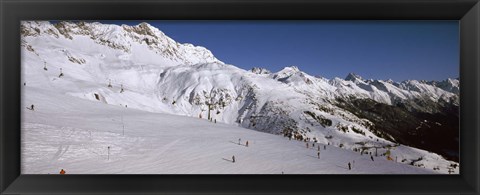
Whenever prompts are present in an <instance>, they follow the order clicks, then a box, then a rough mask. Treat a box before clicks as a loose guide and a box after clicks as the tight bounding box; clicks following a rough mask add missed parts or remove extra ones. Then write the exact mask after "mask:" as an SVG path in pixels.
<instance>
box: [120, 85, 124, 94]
mask: <svg viewBox="0 0 480 195" xmlns="http://www.w3.org/2000/svg"><path fill="white" fill-rule="evenodd" d="M120 93H123V84H121V85H120Z"/></svg>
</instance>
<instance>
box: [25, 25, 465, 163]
mask: <svg viewBox="0 0 480 195" xmlns="http://www.w3.org/2000/svg"><path fill="white" fill-rule="evenodd" d="M21 35H22V43H21V44H22V72H23V76H22V80H23V82H24V83H25V85H26V86H28V87H32V88H38V89H43V90H48V91H54V92H56V93H60V94H62V95H67V96H68V97H72V98H74V97H75V98H82V99H87V100H91V101H96V102H99V103H102V104H108V105H116V106H122V107H128V108H129V109H131V108H133V109H138V110H143V111H149V112H157V113H167V114H174V115H183V116H190V117H196V118H201V119H205V120H211V121H215V122H219V123H226V124H230V125H233V126H240V127H244V128H249V129H254V130H258V131H262V132H267V133H272V134H281V135H284V136H288V137H295V138H296V139H299V140H305V141H311V142H318V143H322V144H328V145H333V146H337V147H340V148H344V149H349V150H354V151H360V150H361V151H362V153H363V152H365V153H369V152H372V151H374V150H375V148H378V147H383V148H391V149H392V151H394V150H395V148H397V147H398V146H399V144H402V145H408V146H413V147H416V148H421V149H424V150H428V151H433V152H436V153H439V154H442V155H444V156H446V157H449V158H450V159H454V160H457V161H458V139H457V140H456V141H455V138H458V106H459V98H458V97H459V82H458V79H447V80H445V81H441V82H435V81H431V82H426V81H416V80H408V81H403V82H394V81H392V80H387V81H383V80H365V79H363V78H362V77H360V76H359V75H356V74H353V73H352V74H349V75H348V76H347V77H346V78H345V79H341V78H334V79H331V80H329V79H326V78H321V77H314V76H310V75H308V74H307V73H305V72H302V71H301V70H299V68H298V67H295V66H292V67H285V68H284V69H282V70H280V71H278V72H270V71H269V70H266V69H262V68H254V69H252V70H251V71H247V70H243V69H240V68H237V67H235V66H234V65H229V64H225V63H223V62H222V61H220V60H218V59H217V58H215V57H214V55H213V54H212V52H210V51H209V50H208V49H206V48H204V47H200V46H193V45H191V44H182V43H178V42H176V41H174V40H173V39H171V38H169V37H168V36H167V35H165V34H164V33H163V32H161V31H160V30H159V29H157V28H155V27H153V26H151V25H149V24H147V23H141V24H139V25H136V26H128V25H122V26H118V25H110V24H101V23H87V22H59V23H50V22H35V21H25V22H22V23H21ZM60 75H61V76H60ZM27 104H28V103H27ZM455 117H456V118H455ZM405 120H407V121H408V122H405ZM396 123H405V124H401V125H396ZM435 131H437V133H436V134H435V135H434V136H432V132H435ZM438 132H441V133H440V134H438ZM432 137H434V140H432ZM438 142H440V144H439V143H438ZM446 142H448V143H446ZM409 151H412V150H409ZM452 152H453V153H454V154H452ZM455 152H456V153H455ZM393 154H396V155H398V156H402V155H404V154H403V153H402V151H401V150H396V152H393ZM449 155H450V156H449ZM409 156H412V154H409ZM428 158H429V157H426V156H425V155H423V153H422V155H420V153H419V154H418V158H415V159H405V160H403V159H402V160H401V161H402V162H403V163H405V164H412V165H417V166H421V164H424V165H423V166H426V165H425V164H428V163H422V160H423V161H424V160H426V159H428ZM436 159H437V161H439V162H440V161H442V163H444V162H448V161H446V160H444V159H441V160H438V157H436ZM430 160H431V161H432V159H430ZM399 161H400V160H399ZM452 163H454V162H452ZM434 164H435V163H433V164H431V163H430V164H428V166H430V165H431V166H433V165H434ZM428 168H430V169H432V168H433V167H428ZM445 170H446V169H445ZM445 170H444V171H445Z"/></svg>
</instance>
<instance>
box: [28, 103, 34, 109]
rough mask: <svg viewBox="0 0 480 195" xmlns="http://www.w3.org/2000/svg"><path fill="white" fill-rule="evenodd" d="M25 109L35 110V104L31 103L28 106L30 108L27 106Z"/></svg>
mask: <svg viewBox="0 0 480 195" xmlns="http://www.w3.org/2000/svg"><path fill="white" fill-rule="evenodd" d="M27 109H29V110H35V106H34V105H33V104H32V105H31V106H30V108H28V107H27Z"/></svg>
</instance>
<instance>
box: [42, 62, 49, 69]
mask: <svg viewBox="0 0 480 195" xmlns="http://www.w3.org/2000/svg"><path fill="white" fill-rule="evenodd" d="M43 65H44V66H43V70H45V71H47V70H48V69H47V63H46V62H43Z"/></svg>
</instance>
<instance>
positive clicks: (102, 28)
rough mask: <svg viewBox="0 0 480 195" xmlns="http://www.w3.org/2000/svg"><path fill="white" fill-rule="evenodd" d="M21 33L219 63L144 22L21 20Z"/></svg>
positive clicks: (207, 53) (206, 52)
mask: <svg viewBox="0 0 480 195" xmlns="http://www.w3.org/2000/svg"><path fill="white" fill-rule="evenodd" d="M21 34H22V37H24V38H26V37H30V36H32V37H36V36H53V37H55V38H56V39H69V40H71V41H78V40H79V39H83V38H90V39H91V40H93V41H94V42H95V43H97V44H101V45H105V46H108V47H110V48H113V49H115V50H121V51H123V52H124V53H125V54H135V53H138V52H144V51H142V49H143V48H147V49H148V50H150V52H153V53H155V54H157V55H159V56H161V57H163V58H166V59H169V60H171V61H172V62H175V63H174V64H199V63H213V62H216V63H222V62H221V61H219V60H218V59H217V58H215V57H214V56H213V54H212V52H210V51H209V50H207V49H206V48H204V47H199V46H193V45H192V44H180V43H178V42H176V41H174V40H173V39H171V38H170V37H168V36H167V35H165V34H164V33H163V32H161V31H160V30H158V29H157V28H155V27H153V26H151V25H150V24H148V23H141V24H139V25H136V26H128V25H122V26H118V25H108V24H101V23H96V22H94V23H87V22H58V23H55V24H51V23H50V22H44V21H39V22H36V21H24V22H22V23H21ZM139 47H140V48H139ZM157 58H158V57H157ZM168 65H170V64H168Z"/></svg>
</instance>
